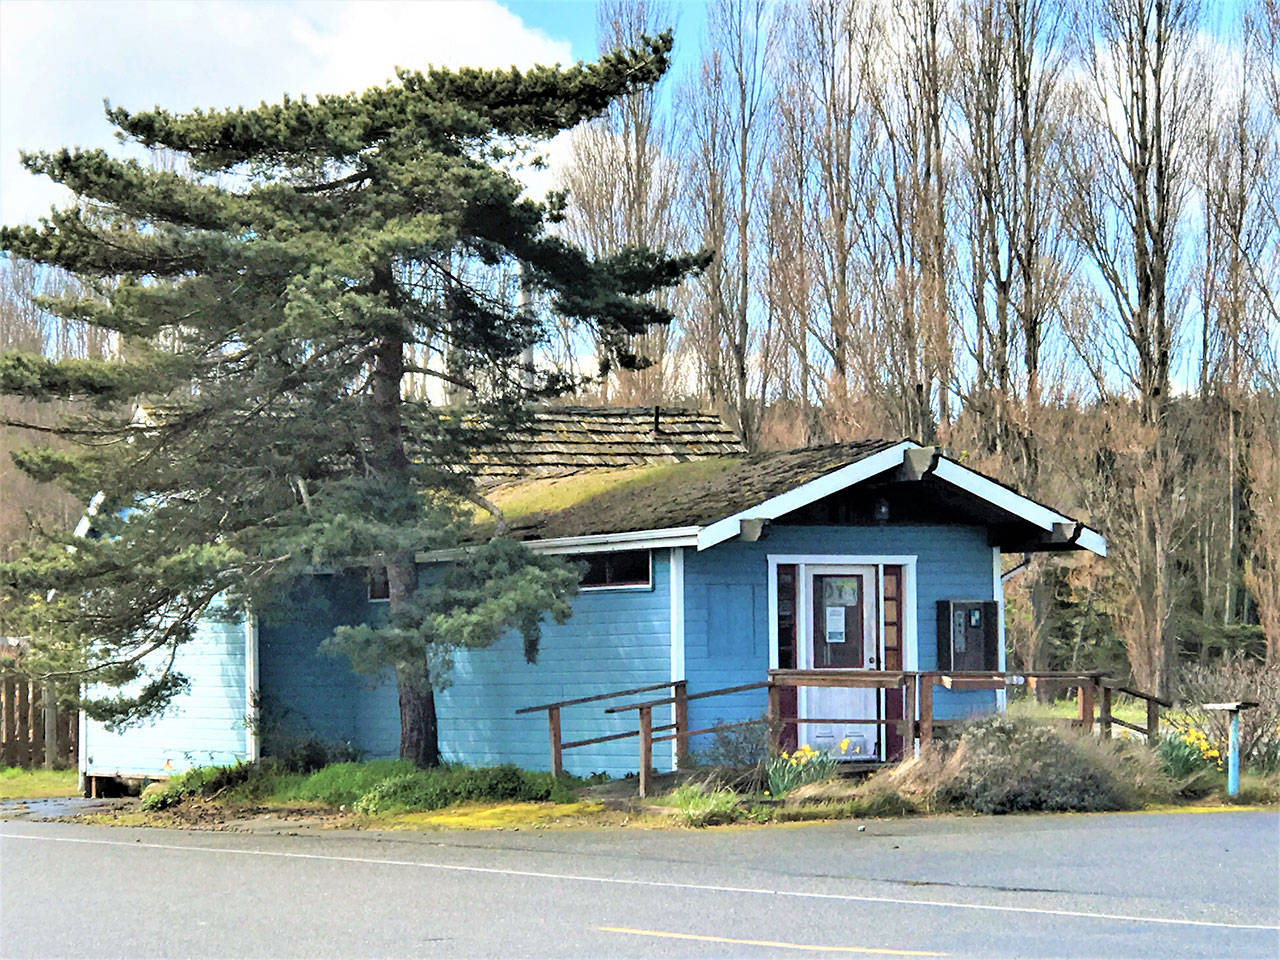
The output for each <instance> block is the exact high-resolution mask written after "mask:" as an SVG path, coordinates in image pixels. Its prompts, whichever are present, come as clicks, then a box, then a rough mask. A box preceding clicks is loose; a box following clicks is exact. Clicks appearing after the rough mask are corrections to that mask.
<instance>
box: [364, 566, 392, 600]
mask: <svg viewBox="0 0 1280 960" xmlns="http://www.w3.org/2000/svg"><path fill="white" fill-rule="evenodd" d="M369 599H370V600H390V599H391V583H390V582H389V581H388V580H387V568H386V567H374V568H373V569H372V570H370V571H369Z"/></svg>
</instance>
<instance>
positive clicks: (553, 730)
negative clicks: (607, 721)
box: [516, 680, 689, 777]
mask: <svg viewBox="0 0 1280 960" xmlns="http://www.w3.org/2000/svg"><path fill="white" fill-rule="evenodd" d="M667 687H673V688H674V689H675V691H676V696H675V697H674V698H672V699H671V700H670V701H667V702H671V703H675V704H676V718H675V723H671V724H668V725H667V726H665V727H660V728H659V729H661V730H672V729H674V730H675V731H676V737H677V738H678V739H679V740H680V741H681V743H680V749H679V750H678V751H677V752H678V753H679V754H680V755H682V756H683V755H684V754H687V753H688V752H689V740H688V737H687V736H686V735H685V734H684V733H682V732H681V731H682V728H684V727H687V726H688V725H689V721H688V717H687V715H686V714H685V711H684V704H683V702H682V697H683V695H684V690H685V681H683V680H667V681H664V682H662V683H650V684H647V685H645V686H643V687H632V688H630V689H628V690H613V691H611V692H609V693H599V694H596V695H595V696H592V697H576V698H574V699H572V700H557V701H556V702H555V703H542V704H539V705H538V706H536V707H521V708H520V709H519V710H517V711H516V713H517V714H523V713H536V712H538V711H539V710H545V711H547V735H548V737H549V738H550V740H551V773H552V774H553V775H554V776H557V777H558V776H560V774H562V773H564V751H566V750H571V749H573V748H574V747H585V746H588V745H589V744H593V743H607V742H609V741H610V740H623V739H625V738H627V737H634V736H640V738H641V739H642V740H643V739H644V724H643V723H641V727H640V729H639V730H629V731H627V732H626V733H614V734H609V735H608V736H603V737H591V738H590V739H588V740H571V741H569V742H568V743H565V742H564V741H563V740H562V739H561V736H560V711H561V710H562V709H563V708H564V707H573V706H577V705H579V704H583V703H598V702H599V701H601V700H614V699H616V698H618V697H629V696H632V695H633V694H637V693H647V692H649V691H650V690H663V689H665V688H667ZM650 727H651V728H652V723H650ZM649 735H650V736H652V729H650V731H649Z"/></svg>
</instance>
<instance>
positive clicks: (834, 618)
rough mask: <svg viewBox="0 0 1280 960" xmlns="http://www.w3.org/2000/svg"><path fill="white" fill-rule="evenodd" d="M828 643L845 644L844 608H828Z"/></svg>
mask: <svg viewBox="0 0 1280 960" xmlns="http://www.w3.org/2000/svg"><path fill="white" fill-rule="evenodd" d="M827 643H844V607H827Z"/></svg>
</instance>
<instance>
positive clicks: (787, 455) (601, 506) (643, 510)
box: [473, 440, 894, 540]
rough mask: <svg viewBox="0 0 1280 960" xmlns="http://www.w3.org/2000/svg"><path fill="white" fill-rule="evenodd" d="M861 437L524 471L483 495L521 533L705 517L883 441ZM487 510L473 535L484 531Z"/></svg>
mask: <svg viewBox="0 0 1280 960" xmlns="http://www.w3.org/2000/svg"><path fill="white" fill-rule="evenodd" d="M893 442H894V441H887V440H867V441H861V442H855V443H846V444H835V445H832V446H828V447H815V448H811V449H806V450H791V451H785V452H780V453H763V454H754V455H751V456H743V457H714V458H705V459H697V460H690V461H687V462H681V463H661V464H644V465H637V466H634V467H623V468H619V469H613V470H590V471H584V472H582V473H579V474H575V475H573V476H570V477H563V478H556V479H551V478H543V479H536V480H534V479H526V480H524V481H523V482H520V483H513V484H507V485H503V486H499V487H495V488H492V489H490V490H489V491H487V492H486V496H487V497H488V498H489V499H490V500H491V501H493V502H494V503H495V504H496V505H497V506H499V507H500V508H501V509H502V511H503V513H504V515H505V516H506V519H507V524H508V528H509V529H508V532H509V534H510V535H511V536H514V537H517V538H519V539H523V540H533V539H550V538H556V537H576V536H586V535H591V534H606V533H621V532H625V531H635V530H661V529H670V528H673V527H685V526H695V525H699V526H700V525H705V524H707V523H710V522H712V521H715V520H717V519H720V518H722V517H727V516H730V515H732V514H733V513H735V512H737V511H739V510H742V509H745V508H747V507H750V506H753V505H755V504H758V503H762V502H764V501H765V500H767V499H769V498H770V497H773V496H776V495H778V494H780V493H784V492H785V491H787V490H790V489H793V488H795V487H797V486H799V485H801V484H804V483H807V482H808V481H810V480H813V479H814V478H816V477H819V476H821V475H823V474H825V473H828V472H830V471H831V470H836V469H839V468H840V467H843V466H846V465H847V464H849V463H852V462H854V461H857V460H860V459H862V458H863V457H866V456H869V455H871V454H873V453H875V452H877V451H878V450H883V449H885V448H886V447H888V446H891V445H892V444H893ZM492 531H493V523H492V522H489V518H488V516H487V514H485V515H481V516H478V517H477V526H476V528H475V531H474V534H473V536H474V537H475V538H476V539H482V538H483V537H485V536H487V535H489V534H491V533H492Z"/></svg>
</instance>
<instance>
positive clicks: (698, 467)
mask: <svg viewBox="0 0 1280 960" xmlns="http://www.w3.org/2000/svg"><path fill="white" fill-rule="evenodd" d="M739 462H740V461H739V459H738V458H736V457H708V458H705V459H701V460H689V461H687V462H685V463H656V464H648V465H642V466H636V467H624V468H623V469H620V470H590V471H586V472H584V473H580V474H576V475H574V476H570V477H555V478H549V479H539V480H526V481H525V482H523V483H514V484H509V485H507V486H503V487H498V488H496V489H494V490H492V491H490V492H489V493H488V498H489V500H490V501H491V502H492V503H493V504H494V505H495V506H497V507H498V508H499V509H501V510H502V512H503V515H504V516H505V517H506V518H507V522H508V523H516V522H518V521H522V520H529V519H532V518H534V517H538V516H544V515H547V514H553V513H559V512H561V511H563V510H568V509H570V508H572V507H580V506H583V505H584V504H588V503H590V501H592V500H595V499H596V498H601V497H604V498H607V499H608V500H610V501H613V500H615V499H616V498H625V497H627V496H628V495H629V494H638V493H640V492H641V491H643V492H644V494H645V495H646V498H647V497H650V496H657V497H662V496H664V492H669V493H670V494H671V495H672V496H674V495H675V493H676V492H677V491H678V490H680V489H682V488H684V487H686V486H687V485H688V484H690V483H696V482H702V481H705V480H708V479H711V478H714V477H716V476H718V475H720V474H723V473H725V472H727V471H728V470H730V469H732V468H733V467H734V466H736V465H737V464H738V463H739ZM481 514H482V515H481V517H480V519H483V518H484V517H485V516H487V514H483V511H482V512H481Z"/></svg>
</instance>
